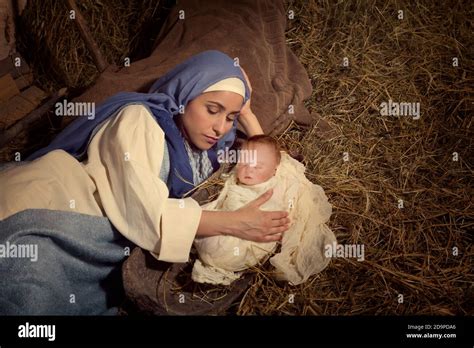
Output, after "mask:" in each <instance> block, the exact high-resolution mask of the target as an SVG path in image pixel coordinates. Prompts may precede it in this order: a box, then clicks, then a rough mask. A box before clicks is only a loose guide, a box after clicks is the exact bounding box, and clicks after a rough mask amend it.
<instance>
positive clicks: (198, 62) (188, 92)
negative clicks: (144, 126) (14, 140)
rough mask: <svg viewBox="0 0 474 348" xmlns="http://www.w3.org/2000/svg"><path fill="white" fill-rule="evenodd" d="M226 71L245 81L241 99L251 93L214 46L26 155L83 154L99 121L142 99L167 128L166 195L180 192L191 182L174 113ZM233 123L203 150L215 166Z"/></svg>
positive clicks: (105, 105)
mask: <svg viewBox="0 0 474 348" xmlns="http://www.w3.org/2000/svg"><path fill="white" fill-rule="evenodd" d="M230 77H237V78H239V79H241V80H242V81H243V82H244V85H245V98H244V102H243V103H245V102H246V101H247V100H248V98H249V89H248V86H247V83H246V81H245V77H244V76H243V74H242V71H241V70H240V67H239V66H235V65H234V60H233V59H231V58H230V57H229V56H227V55H226V54H224V53H222V52H220V51H215V50H211V51H204V52H202V53H199V54H196V55H194V56H192V57H190V58H189V59H187V60H186V61H184V62H183V63H181V64H179V65H178V66H176V67H175V68H173V69H172V70H171V71H169V72H168V73H167V74H165V75H164V76H162V77H161V78H160V79H158V80H157V81H156V82H155V83H154V84H153V86H151V88H150V91H149V92H148V93H134V92H122V93H118V94H116V95H114V96H112V97H111V98H109V99H107V100H105V101H104V102H103V103H102V104H101V105H99V106H98V107H97V109H96V113H95V118H94V119H93V120H89V119H88V118H87V117H78V119H76V120H75V121H74V122H72V123H71V124H70V125H69V126H67V127H66V128H65V129H64V130H63V131H62V132H61V133H59V134H58V136H57V137H56V138H55V139H54V140H53V141H52V142H51V144H50V145H48V146H47V147H45V148H42V149H40V150H38V151H36V152H34V153H33V154H32V155H30V156H29V157H28V158H27V160H33V159H35V158H38V157H40V156H42V155H44V154H46V153H48V152H49V151H52V150H56V149H62V150H64V151H66V152H68V153H70V154H71V155H73V156H74V157H76V158H78V159H81V158H82V157H83V156H84V155H85V153H86V152H87V146H88V144H89V141H90V139H91V137H92V136H93V132H94V129H95V128H96V127H97V126H98V125H99V124H100V123H102V122H103V121H104V120H106V119H107V118H109V117H110V116H112V115H115V114H116V113H117V112H118V111H120V109H121V108H123V107H124V106H126V105H127V104H131V103H134V104H136V103H140V104H143V105H145V106H147V107H148V108H149V109H150V110H151V112H152V114H153V116H154V118H155V119H156V121H157V122H158V124H159V125H160V127H161V128H162V129H163V132H164V133H165V140H166V142H167V145H168V151H169V158H170V174H169V178H168V182H167V186H168V189H169V193H170V197H172V198H180V197H183V195H184V194H185V193H186V192H188V191H190V190H192V189H193V188H194V185H192V184H191V183H193V169H192V167H191V165H190V163H189V159H188V155H187V152H186V148H185V145H184V138H183V136H182V134H181V131H180V130H179V129H178V127H177V125H176V123H175V121H174V119H173V118H174V117H175V116H177V115H178V116H179V115H180V113H179V111H180V106H184V107H186V105H187V104H188V102H190V101H191V100H193V99H194V98H196V97H197V96H199V95H200V94H201V93H202V92H203V91H204V90H205V89H206V88H208V87H209V86H211V85H213V84H215V83H216V82H219V81H221V80H223V79H226V78H230ZM242 106H243V104H242ZM236 127H237V118H236V119H235V120H234V124H233V126H232V129H231V131H230V132H228V133H227V134H226V135H225V136H223V137H222V138H221V139H220V140H219V141H218V142H217V143H216V144H215V145H214V146H213V147H212V148H211V149H209V150H207V155H208V157H209V159H210V160H211V163H212V166H213V169H214V171H216V170H217V169H218V168H219V163H218V161H217V151H218V150H221V149H224V148H225V147H230V146H232V144H233V143H234V140H235V137H236ZM157 151H160V150H159V149H157ZM157 175H158V174H157ZM183 179H184V180H183Z"/></svg>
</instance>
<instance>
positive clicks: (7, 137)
mask: <svg viewBox="0 0 474 348" xmlns="http://www.w3.org/2000/svg"><path fill="white" fill-rule="evenodd" d="M66 92H67V89H66V88H62V89H60V90H59V91H58V92H56V93H54V94H53V95H52V96H51V98H49V99H48V101H47V102H46V103H44V104H43V105H41V106H40V107H39V108H38V109H36V110H34V111H32V112H31V113H29V114H28V115H27V116H25V117H23V118H22V119H20V120H19V121H18V122H16V123H15V124H14V125H12V126H11V127H9V128H7V129H6V130H4V131H2V132H0V147H2V146H3V145H5V144H7V143H8V142H10V141H12V140H13V138H15V137H16V136H17V135H18V134H20V133H21V132H23V131H25V130H27V129H28V128H29V127H30V125H31V124H32V123H34V122H36V121H38V120H39V119H40V118H41V116H43V115H44V114H45V113H46V112H48V111H49V110H50V109H51V108H52V106H53V105H54V104H55V103H56V102H57V101H58V100H59V99H60V98H62V97H63V96H64V95H66Z"/></svg>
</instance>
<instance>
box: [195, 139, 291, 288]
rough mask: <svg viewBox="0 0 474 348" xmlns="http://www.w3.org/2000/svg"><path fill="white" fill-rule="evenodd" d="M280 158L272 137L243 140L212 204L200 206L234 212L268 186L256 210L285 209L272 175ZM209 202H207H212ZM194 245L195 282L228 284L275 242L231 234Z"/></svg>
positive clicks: (198, 240)
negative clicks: (265, 198) (230, 172)
mask: <svg viewBox="0 0 474 348" xmlns="http://www.w3.org/2000/svg"><path fill="white" fill-rule="evenodd" d="M280 161H281V153H280V148H279V145H278V143H277V141H276V140H275V139H273V138H272V137H270V136H267V135H256V136H253V137H250V138H249V139H247V141H246V142H245V143H244V144H243V145H242V148H241V149H240V150H239V160H238V163H237V165H236V168H235V172H234V175H233V176H231V177H230V178H229V180H228V182H227V183H226V185H225V188H224V190H223V192H221V194H220V196H219V197H220V198H221V199H220V200H218V202H217V204H215V206H214V207H212V206H210V205H207V206H205V207H204V209H207V210H211V209H215V210H225V211H234V210H237V209H239V208H241V207H242V206H244V205H245V204H247V203H249V202H250V201H252V200H254V199H255V198H257V197H258V196H260V195H262V194H263V193H265V192H266V191H268V190H269V189H270V188H273V195H272V197H271V198H270V199H269V200H268V201H267V202H265V203H264V204H263V205H262V206H261V207H260V209H262V210H267V211H272V210H288V202H284V198H283V196H282V194H281V192H280V191H279V189H278V186H277V185H276V184H277V180H276V177H275V174H276V172H277V168H278V165H279V164H280ZM212 203H214V202H211V203H210V204H211V205H212ZM195 246H196V248H197V251H198V253H199V257H200V260H196V263H195V265H194V269H193V273H192V277H193V280H194V281H196V282H208V283H218V284H225V285H228V284H230V283H231V282H232V281H233V280H235V279H237V278H239V276H240V274H239V273H235V272H239V271H243V270H245V269H246V268H248V267H251V266H254V265H256V264H257V263H258V262H259V261H260V260H262V259H263V258H264V257H265V256H267V255H268V254H269V253H271V252H273V251H274V250H275V248H276V246H277V242H268V243H258V242H252V241H248V240H242V239H239V238H236V237H232V236H215V237H205V238H198V239H196V240H195Z"/></svg>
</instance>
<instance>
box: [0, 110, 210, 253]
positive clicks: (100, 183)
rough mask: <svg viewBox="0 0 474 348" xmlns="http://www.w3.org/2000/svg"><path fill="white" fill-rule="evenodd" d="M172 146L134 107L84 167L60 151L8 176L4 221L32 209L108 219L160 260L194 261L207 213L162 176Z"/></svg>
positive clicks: (104, 132) (114, 121)
mask: <svg viewBox="0 0 474 348" xmlns="http://www.w3.org/2000/svg"><path fill="white" fill-rule="evenodd" d="M164 142H165V138H164V132H163V130H162V129H161V128H160V126H159V124H158V123H157V122H156V121H155V120H154V118H153V116H152V115H151V114H150V112H149V110H148V109H147V108H146V107H144V106H143V105H129V106H126V107H124V108H123V109H122V110H121V111H120V112H119V113H118V114H117V115H115V116H113V117H111V118H109V119H108V120H106V121H105V122H104V124H103V125H102V126H101V127H100V130H99V131H98V132H97V133H96V135H95V136H94V137H93V138H92V141H91V142H90V144H89V146H88V150H87V153H88V158H87V160H85V161H84V162H82V163H81V162H79V161H77V160H76V159H75V158H74V157H73V156H71V155H69V154H68V153H66V152H65V151H63V150H54V151H51V152H49V153H47V154H46V155H44V156H42V157H40V158H38V159H36V160H34V161H32V162H30V163H25V164H22V165H20V166H16V167H13V168H8V169H6V170H4V171H1V172H0V220H1V219H5V218H7V217H8V216H10V215H12V214H15V213H17V212H20V211H22V210H25V209H32V208H35V209H51V210H61V211H72V212H77V213H82V214H88V215H95V216H105V217H108V218H109V220H110V221H111V223H112V224H113V225H114V226H115V227H116V228H117V230H118V231H119V232H120V233H121V234H123V235H124V236H125V237H126V238H127V239H129V240H131V241H132V242H134V243H135V244H136V245H138V246H140V247H142V248H144V249H146V250H149V251H151V252H152V253H154V254H155V257H157V258H158V259H159V260H163V261H168V262H186V261H188V258H189V252H190V249H191V245H192V243H193V240H194V238H195V235H196V231H197V228H198V225H199V221H200V218H201V213H202V209H201V207H200V206H199V204H198V203H197V202H196V201H195V200H193V199H192V198H185V199H171V198H168V194H169V192H168V188H167V186H166V184H165V183H164V182H163V181H162V180H161V179H160V177H159V173H160V169H161V164H162V161H163V151H164V145H165V143H164ZM84 238H87V231H84Z"/></svg>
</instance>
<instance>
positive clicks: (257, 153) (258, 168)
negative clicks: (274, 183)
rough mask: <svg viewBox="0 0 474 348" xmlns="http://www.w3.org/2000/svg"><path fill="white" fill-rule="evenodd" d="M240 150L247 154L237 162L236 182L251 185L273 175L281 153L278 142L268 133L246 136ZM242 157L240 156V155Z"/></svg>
mask: <svg viewBox="0 0 474 348" xmlns="http://www.w3.org/2000/svg"><path fill="white" fill-rule="evenodd" d="M241 150H246V152H244V153H247V154H249V155H248V156H245V158H246V160H244V161H239V163H238V164H237V178H238V182H239V183H241V184H244V185H248V186H252V185H256V184H261V183H262V182H265V181H267V180H269V179H270V178H271V177H272V176H274V175H275V173H276V170H277V168H278V165H279V164H280V160H281V154H280V146H279V145H278V142H277V141H276V140H275V139H274V138H272V137H271V136H268V135H264V134H261V135H254V136H253V137H250V138H248V139H247V140H246V141H245V143H244V144H243V145H242V148H241ZM240 157H242V156H240Z"/></svg>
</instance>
